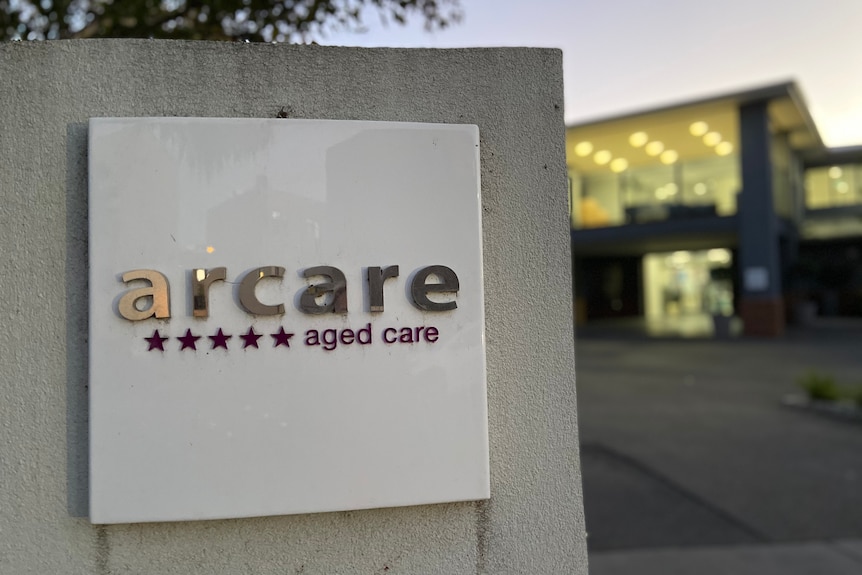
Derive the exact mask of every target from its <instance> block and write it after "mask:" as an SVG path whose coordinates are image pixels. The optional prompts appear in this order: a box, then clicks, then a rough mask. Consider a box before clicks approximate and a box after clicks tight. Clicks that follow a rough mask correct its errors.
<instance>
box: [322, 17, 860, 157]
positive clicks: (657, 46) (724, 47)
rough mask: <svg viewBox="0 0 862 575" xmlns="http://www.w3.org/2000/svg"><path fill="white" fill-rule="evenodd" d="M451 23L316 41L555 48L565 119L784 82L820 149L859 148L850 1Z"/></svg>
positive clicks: (855, 36) (856, 29) (371, 29)
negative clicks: (794, 88)
mask: <svg viewBox="0 0 862 575" xmlns="http://www.w3.org/2000/svg"><path fill="white" fill-rule="evenodd" d="M461 6H462V8H463V11H464V19H463V20H462V22H461V23H460V24H458V25H456V26H454V27H452V28H449V29H446V30H444V31H439V32H435V33H428V32H426V31H425V30H424V29H423V27H422V25H421V21H420V20H419V19H414V20H413V21H412V22H411V23H410V24H408V25H407V26H405V27H401V26H397V25H395V24H390V25H388V26H384V25H381V23H380V19H379V17H378V16H377V14H376V13H375V12H374V11H373V10H366V12H365V24H366V27H367V29H368V30H367V31H366V32H364V33H349V32H339V33H329V34H328V35H327V37H326V38H322V39H318V42H319V43H320V44H327V45H341V46H369V47H371V46H393V47H430V48H461V47H473V46H483V47H493V46H537V47H550V48H561V49H562V50H563V67H564V77H565V98H566V108H565V113H566V122H567V124H572V123H579V122H582V121H586V120H593V119H598V118H604V117H609V116H616V115H619V114H623V113H626V112H633V111H639V110H646V109H650V108H653V107H658V106H661V105H667V104H673V103H677V102H684V101H687V100H692V99H697V98H699V97H704V96H711V95H716V94H720V93H725V92H734V91H738V90H745V89H749V88H754V87H758V86H762V85H766V84H773V83H779V82H784V81H787V80H795V81H796V82H797V84H798V85H799V87H800V89H801V91H802V94H803V96H804V98H805V101H806V103H807V104H808V108H809V110H810V111H811V115H812V116H813V118H814V121H815V123H816V124H817V127H818V129H819V131H820V135H821V136H822V138H823V141H824V142H825V143H826V145H828V146H832V147H839V146H853V145H862V0H721V1H715V0H713V1H712V2H707V1H705V0H649V1H647V0H570V1H566V0H461Z"/></svg>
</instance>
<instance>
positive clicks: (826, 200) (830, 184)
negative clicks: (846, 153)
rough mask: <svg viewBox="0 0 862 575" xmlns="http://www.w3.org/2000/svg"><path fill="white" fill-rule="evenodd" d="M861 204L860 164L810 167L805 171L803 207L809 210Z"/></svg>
mask: <svg viewBox="0 0 862 575" xmlns="http://www.w3.org/2000/svg"><path fill="white" fill-rule="evenodd" d="M859 204H862V164H843V165H835V166H824V167H820V168H811V169H809V170H808V171H806V172H805V207H807V208H808V209H810V210H820V209H824V208H837V207H841V206H852V205H859Z"/></svg>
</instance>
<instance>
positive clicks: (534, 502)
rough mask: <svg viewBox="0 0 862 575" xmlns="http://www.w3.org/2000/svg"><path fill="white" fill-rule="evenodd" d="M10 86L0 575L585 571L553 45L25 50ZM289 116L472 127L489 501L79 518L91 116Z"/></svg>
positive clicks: (75, 45) (84, 458)
mask: <svg viewBox="0 0 862 575" xmlns="http://www.w3.org/2000/svg"><path fill="white" fill-rule="evenodd" d="M0 79H2V81H0V127H2V129H0V259H2V262H3V273H2V274H0V294H2V297H0V316H1V317H2V318H3V327H2V329H0V350H2V352H0V371H2V374H3V377H2V378H0V398H2V400H0V422H2V425H0V462H2V463H0V476H2V486H3V488H2V489H0V510H2V511H0V533H2V538H0V571H2V572H3V573H68V574H83V573H162V574H170V573H177V574H183V575H188V574H195V573H206V574H220V573H224V574H228V573H230V574H233V573H261V574H262V573H280V574H284V573H303V574H304V575H312V574H331V573H422V574H434V573H438V574H441V575H444V574H445V575H453V574H477V573H494V574H506V573H511V574H513V575H514V574H522V573H531V574H541V573H547V574H554V575H556V574H559V573H567V574H582V575H583V574H586V573H587V559H586V557H587V556H586V532H585V530H584V524H583V507H582V497H581V479H580V469H579V463H578V435H577V425H576V421H577V405H576V401H575V371H574V343H573V322H572V313H571V306H572V279H571V255H570V245H569V221H568V220H569V219H568V216H567V208H566V193H565V191H566V171H565V169H566V168H565V150H564V125H563V110H562V107H563V79H562V54H561V53H560V51H558V50H544V49H541V50H534V49H520V48H519V49H472V50H406V49H351V48H328V47H320V46H290V45H269V44H237V43H226V42H225V43H217V42H171V41H154V40H127V41H124V40H84V41H59V42H33V43H29V42H18V43H7V44H0ZM282 109H283V110H285V112H286V113H288V114H289V115H290V116H291V117H296V118H321V119H356V120H371V121H374V120H379V121H384V120H388V121H408V122H440V123H463V124H476V125H478V126H479V133H480V137H481V147H480V153H481V157H480V161H481V186H482V212H483V226H482V231H483V253H484V282H485V321H486V324H485V326H486V331H485V333H486V339H487V360H488V361H487V369H488V415H489V436H490V465H491V467H490V469H491V499H490V500H488V501H481V502H464V503H451V504H440V505H424V506H414V507H401V508H392V509H376V510H367V511H351V512H338V513H321V514H314V515H294V516H279V517H260V518H252V519H235V520H217V521H216V520H214V521H200V522H179V523H144V524H132V525H111V526H96V525H91V524H90V522H89V520H88V518H87V516H86V513H87V503H88V501H87V498H88V492H87V485H88V451H87V446H88V429H87V419H88V395H87V382H88V373H87V365H88V363H87V354H88V342H87V333H88V314H87V290H88V282H87V277H88V267H87V253H88V246H87V241H88V233H87V229H88V228H87V213H88V206H87V121H88V119H89V118H91V117H124V116H200V117H248V118H275V117H276V115H277V114H278V113H279V112H280V111H281V110H282ZM130 153H134V151H130ZM417 209H421V206H417ZM441 233H445V229H441ZM105 241H110V238H105ZM537 286H539V287H537ZM153 423H154V425H158V422H153Z"/></svg>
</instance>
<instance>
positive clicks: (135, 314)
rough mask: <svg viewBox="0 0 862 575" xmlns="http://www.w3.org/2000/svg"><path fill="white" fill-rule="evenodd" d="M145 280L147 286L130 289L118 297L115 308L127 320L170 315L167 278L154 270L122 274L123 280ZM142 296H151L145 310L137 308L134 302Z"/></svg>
mask: <svg viewBox="0 0 862 575" xmlns="http://www.w3.org/2000/svg"><path fill="white" fill-rule="evenodd" d="M134 280H147V281H148V282H150V284H151V285H150V286H149V287H142V288H136V289H131V290H129V291H127V292H126V293H124V294H123V297H121V298H120V301H119V303H118V304H117V308H118V310H119V312H120V315H121V316H123V317H124V318H126V319H127V320H129V321H140V320H142V319H147V318H150V317H153V316H155V317H156V318H157V319H165V318H169V317H171V302H170V292H169V290H168V278H166V277H165V276H164V275H162V274H161V273H160V272H157V271H156V270H133V271H130V272H126V273H124V274H123V281H124V282H126V283H129V282H130V281H134ZM143 297H152V298H153V303H152V304H150V307H148V308H147V309H145V310H139V309H138V308H137V306H135V302H136V301H138V300H139V299H141V298H143Z"/></svg>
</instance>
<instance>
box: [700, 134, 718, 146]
mask: <svg viewBox="0 0 862 575" xmlns="http://www.w3.org/2000/svg"><path fill="white" fill-rule="evenodd" d="M719 142H721V134H719V133H718V132H707V133H706V134H705V135H704V136H703V143H704V144H706V145H707V146H710V147H712V146H715V145H716V144H718V143H719Z"/></svg>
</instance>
